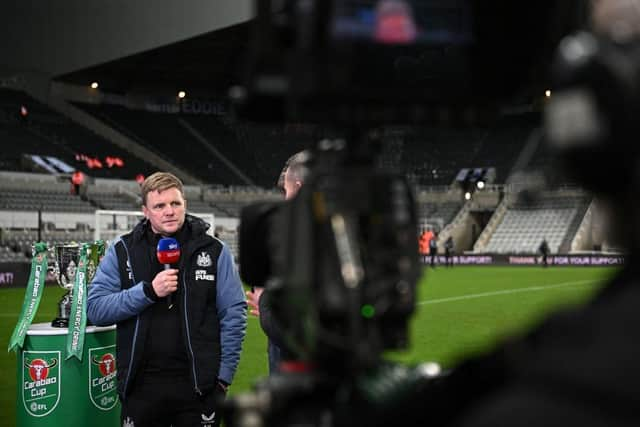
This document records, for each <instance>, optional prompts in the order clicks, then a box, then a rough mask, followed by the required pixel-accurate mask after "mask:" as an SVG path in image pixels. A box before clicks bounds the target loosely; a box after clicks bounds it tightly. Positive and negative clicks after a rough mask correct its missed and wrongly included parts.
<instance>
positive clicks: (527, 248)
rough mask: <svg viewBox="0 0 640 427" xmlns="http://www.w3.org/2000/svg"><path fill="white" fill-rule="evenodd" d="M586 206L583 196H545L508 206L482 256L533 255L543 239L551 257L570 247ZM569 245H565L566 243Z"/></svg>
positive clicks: (586, 202)
mask: <svg viewBox="0 0 640 427" xmlns="http://www.w3.org/2000/svg"><path fill="white" fill-rule="evenodd" d="M587 206H588V198H587V197H585V196H573V197H569V196H563V197H558V196H556V195H547V196H545V197H542V198H541V199H539V200H536V201H534V202H533V203H532V202H530V201H529V202H522V201H515V202H513V203H512V204H510V206H508V208H507V210H506V212H505V213H504V216H503V217H502V220H501V221H500V223H499V224H498V225H497V227H496V228H495V231H494V232H493V233H492V235H491V237H490V238H489V241H488V243H487V245H486V246H485V247H484V249H483V250H482V251H483V252H491V253H536V252H537V250H538V247H539V245H540V243H541V242H542V240H543V239H546V240H547V242H548V244H549V248H550V250H551V253H558V252H560V250H561V247H562V246H563V245H564V246H567V245H568V244H570V242H571V240H572V239H573V236H574V235H575V232H576V231H577V228H578V226H579V224H580V222H581V220H582V217H584V214H585V211H586V208H587ZM567 242H568V243H567Z"/></svg>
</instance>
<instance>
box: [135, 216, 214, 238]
mask: <svg viewBox="0 0 640 427" xmlns="http://www.w3.org/2000/svg"><path fill="white" fill-rule="evenodd" d="M182 227H183V228H184V227H189V228H190V229H191V235H192V236H194V237H195V236H201V235H203V234H205V233H206V232H207V230H208V229H209V228H211V225H210V224H209V223H207V222H205V221H204V220H203V219H201V218H198V217H197V216H193V215H191V214H187V215H186V216H185V220H184V224H183V226H182ZM150 230H151V224H150V223H149V220H148V219H147V218H143V219H142V220H141V221H140V222H138V224H136V226H135V227H134V229H133V231H132V235H133V238H134V239H135V240H141V239H143V238H144V236H145V234H146V233H147V232H149V231H150Z"/></svg>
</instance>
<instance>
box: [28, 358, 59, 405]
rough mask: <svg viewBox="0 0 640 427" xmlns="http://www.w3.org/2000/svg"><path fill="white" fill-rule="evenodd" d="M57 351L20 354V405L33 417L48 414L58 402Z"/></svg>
mask: <svg viewBox="0 0 640 427" xmlns="http://www.w3.org/2000/svg"><path fill="white" fill-rule="evenodd" d="M59 360H60V352H59V351H25V352H23V353H22V403H23V405H24V408H25V410H26V411H27V412H28V413H29V414H30V415H33V416H34V417H44V416H45V415H48V414H50V413H51V412H52V411H53V410H54V409H55V408H56V406H58V402H59V401H60V364H59V363H58V361H59Z"/></svg>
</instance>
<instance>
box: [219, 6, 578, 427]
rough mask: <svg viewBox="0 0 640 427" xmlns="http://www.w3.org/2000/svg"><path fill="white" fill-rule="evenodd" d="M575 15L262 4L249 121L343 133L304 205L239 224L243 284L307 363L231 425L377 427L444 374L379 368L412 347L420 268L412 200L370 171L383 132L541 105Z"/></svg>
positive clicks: (322, 152) (228, 418)
mask: <svg viewBox="0 0 640 427" xmlns="http://www.w3.org/2000/svg"><path fill="white" fill-rule="evenodd" d="M576 4H578V2H577V1H576V2H573V1H571V2H566V1H563V2H560V1H541V2H535V4H533V3H532V4H526V5H523V4H522V2H513V1H495V0H423V1H418V0H404V1H403V0H325V1H313V0H295V1H280V2H278V1H275V0H274V1H268V0H265V1H259V2H257V17H256V19H255V22H254V27H255V33H254V37H253V41H252V45H251V52H250V55H249V59H248V62H247V69H246V76H245V80H246V84H245V85H244V86H242V87H234V88H232V89H231V90H230V97H231V99H232V101H233V103H234V105H235V106H236V110H237V112H238V114H239V115H240V116H241V117H244V118H247V119H250V120H259V121H273V122H280V123H283V122H286V121H289V122H291V121H293V122H312V123H320V124H323V125H326V126H331V127H332V128H333V129H340V132H342V133H341V134H340V137H337V138H327V139H323V140H321V141H319V142H318V143H317V145H316V146H314V147H312V149H311V153H312V154H311V159H310V161H309V163H308V166H309V168H310V171H311V174H310V177H309V178H308V179H307V180H306V182H305V185H304V186H303V187H302V189H301V190H300V192H299V193H298V195H297V196H296V197H295V198H293V199H292V200H289V201H286V202H281V203H258V204H255V205H252V206H249V207H247V208H245V209H244V210H243V212H242V218H241V226H240V266H241V272H240V273H241V277H242V278H243V280H244V281H245V283H247V284H249V285H251V286H264V287H265V293H264V294H263V297H264V295H265V294H266V293H267V292H268V294H269V300H270V302H271V307H270V308H271V312H272V315H273V319H274V321H275V324H276V325H277V329H278V331H279V335H280V339H281V342H282V343H283V344H284V346H285V347H286V348H287V349H288V351H289V352H290V353H291V354H293V355H295V356H294V360H295V362H296V363H294V364H289V365H288V367H287V369H285V370H284V372H281V373H279V374H277V375H272V376H270V377H269V378H266V379H264V380H263V381H261V382H259V383H258V384H256V386H255V390H254V391H253V392H252V393H247V394H242V395H238V396H234V397H233V398H230V399H228V401H227V403H226V407H225V411H224V412H225V422H226V424H227V425H229V426H288V425H309V426H313V425H326V426H342V425H345V426H346V425H350V426H351V425H377V424H378V422H380V421H381V420H385V419H388V418H387V417H386V416H387V415H388V412H387V411H388V410H389V409H390V408H392V407H394V404H395V403H397V402H398V400H401V399H402V398H403V396H405V395H406V394H407V393H409V392H410V391H411V390H414V389H415V388H416V387H423V386H424V384H427V383H432V382H435V381H437V379H438V378H442V377H443V376H444V374H443V373H442V372H441V371H440V370H439V367H438V366H437V365H435V364H428V363H427V364H422V365H419V366H414V367H408V366H402V365H399V364H393V363H389V362H385V361H384V357H383V354H384V352H385V351H387V350H390V349H401V348H406V347H407V346H408V325H409V321H410V318H411V315H412V313H413V312H414V308H415V285H416V282H417V280H418V277H419V275H420V271H421V266H420V263H419V257H418V251H417V238H416V236H417V221H416V209H415V205H414V200H413V196H412V193H411V189H410V187H409V185H408V183H407V181H406V179H405V177H404V176H403V175H402V174H401V173H398V172H396V173H394V172H388V171H383V170H381V169H378V168H377V167H376V166H375V165H376V155H377V151H378V150H377V149H378V148H379V146H380V143H381V137H380V132H379V128H380V127H382V126H385V125H390V124H431V125H440V124H443V123H445V124H450V123H455V124H458V123H460V124H465V123H477V122H483V121H486V120H492V119H494V118H496V117H497V116H498V114H499V113H500V110H501V109H503V108H505V107H508V106H510V105H513V103H518V102H523V100H525V102H530V97H531V96H533V95H532V94H533V92H537V91H539V93H543V92H544V90H543V89H541V88H542V87H543V86H542V81H543V79H542V77H543V71H542V70H543V67H542V66H540V64H543V65H546V64H545V63H544V61H545V58H547V59H548V58H550V56H551V53H552V51H553V47H554V46H555V44H556V43H557V40H558V39H559V37H560V36H561V35H562V34H564V33H565V32H566V31H567V28H569V27H571V26H572V25H573V24H574V21H573V20H572V19H567V18H568V17H572V18H573V17H574V16H575V15H576V14H575V13H574V12H575V11H572V10H571V9H570V8H571V7H576ZM570 12H571V13H570ZM577 15H579V14H577ZM556 18H559V19H556ZM560 24H562V25H560Z"/></svg>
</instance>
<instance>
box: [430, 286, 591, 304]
mask: <svg viewBox="0 0 640 427" xmlns="http://www.w3.org/2000/svg"><path fill="white" fill-rule="evenodd" d="M586 283H594V281H593V280H576V281H573V282H564V283H557V284H555V285H548V286H530V287H528V288H518V289H504V290H501V291H493V292H482V293H479V294H469V295H462V296H459V297H449V298H439V299H432V300H427V301H420V302H419V303H418V305H428V304H440V303H442V302H451V301H462V300H467V299H476V298H484V297H493V296H496V295H507V294H519V293H522V292H538V291H546V290H548V289H556V288H564V287H567V286H576V285H584V284H586Z"/></svg>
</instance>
